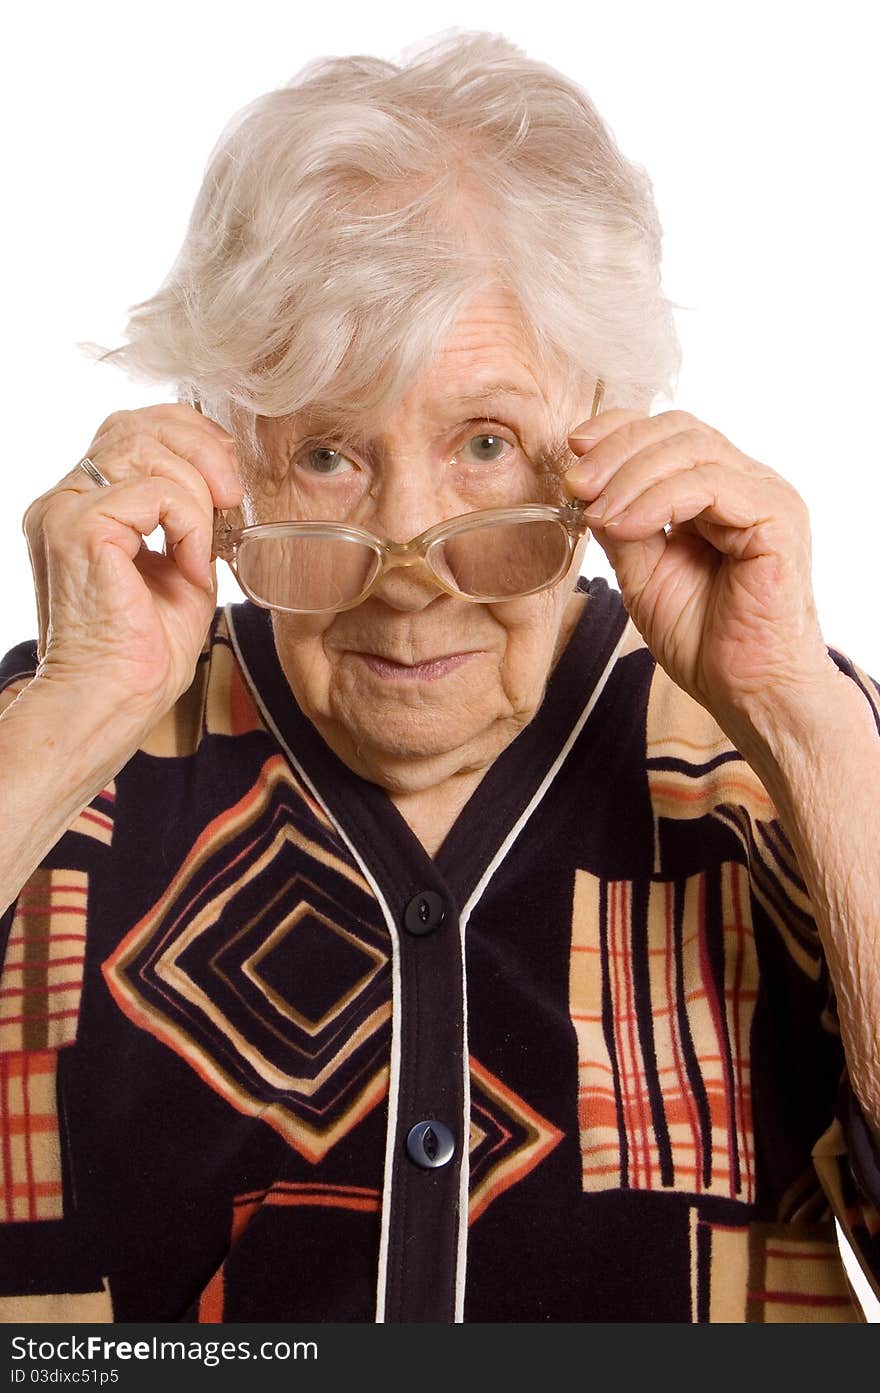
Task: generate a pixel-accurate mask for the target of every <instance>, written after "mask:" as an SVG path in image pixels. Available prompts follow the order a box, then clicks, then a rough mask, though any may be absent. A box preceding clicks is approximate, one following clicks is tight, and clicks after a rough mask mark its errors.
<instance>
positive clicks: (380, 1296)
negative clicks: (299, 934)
mask: <svg viewBox="0 0 880 1393" xmlns="http://www.w3.org/2000/svg"><path fill="white" fill-rule="evenodd" d="M231 609H232V605H231V602H230V603H229V604H227V605H226V606H225V609H224V613H225V615H226V625H227V628H228V630H229V639H230V642H231V644H232V646H233V648H234V649H235V655H236V657H237V658H238V661H239V665H240V667H241V670H242V672H243V673H244V674H245V676H246V677H247V680H248V684H249V686H250V688H251V691H252V692H253V694H254V697H255V699H256V702H257V705H258V706H259V708H260V714H261V716H262V717H263V720H264V721H265V722H266V725H267V726H268V727H269V729H270V730H271V732H272V734H273V735H274V736H275V739H276V740H277V741H278V744H279V745H280V746H281V748H282V749H283V750H284V752H285V754H286V755H287V758H288V759H289V760H290V763H291V764H292V765H293V767H294V768H295V769H296V771H297V773H298V774H299V776H300V778H301V779H302V781H303V783H304V784H305V785H306V786H307V787H308V789H309V790H310V792H311V794H312V796H313V798H314V799H315V801H316V802H317V803H319V804H320V806H321V807H322V808H323V809H324V812H325V813H326V815H327V817H328V819H329V820H330V822H331V823H332V824H333V826H334V827H335V828H336V831H337V833H338V835H339V836H340V837H341V838H342V840H343V841H344V842H345V845H346V846H347V847H348V849H349V851H350V852H351V854H352V856H353V857H354V859H355V861H356V862H357V864H358V865H359V866H360V868H361V871H362V873H363V875H364V879H365V880H366V881H367V882H368V883H369V885H370V887H371V889H372V891H373V894H374V895H375V896H376V899H377V900H378V902H379V905H380V906H381V909H382V913H383V914H384V916H385V923H386V924H387V926H388V933H389V935H390V937H391V948H392V955H391V1074H390V1078H389V1080H388V1130H387V1133H386V1138H385V1184H384V1188H383V1191H382V1230H381V1239H380V1243H379V1272H378V1279H377V1284H376V1324H379V1325H381V1324H384V1321H385V1298H386V1274H387V1269H388V1222H389V1215H390V1212H391V1175H392V1172H393V1163H394V1141H395V1137H396V1135H397V1095H398V1086H399V1082H400V995H401V981H400V938H399V935H398V932H397V923H396V921H395V918H394V915H393V914H392V912H391V909H390V907H389V905H388V904H387V902H386V900H385V897H384V895H383V894H382V892H381V891H380V889H379V887H378V885H377V884H376V881H375V880H374V879H373V875H372V873H371V871H370V868H369V866H368V865H367V864H366V862H365V861H364V859H363V857H362V856H361V855H360V853H359V852H358V850H357V847H356V846H355V845H354V843H353V842H352V841H351V840H350V839H349V838H348V836H347V835H346V834H345V832H344V831H343V829H342V828H341V827H340V826H339V824H338V823H337V822H336V819H335V818H334V817H333V815H332V814H331V812H330V809H329V808H328V807H327V804H326V803H325V802H324V799H323V798H322V797H321V794H320V793H319V791H318V789H317V788H316V787H315V785H314V784H313V783H312V781H311V779H310V778H309V777H308V775H307V774H306V772H305V770H304V769H303V767H302V765H301V764H300V762H299V760H298V759H297V758H296V757H295V755H294V754H293V751H292V750H291V749H290V747H289V745H288V744H287V741H286V740H285V739H284V737H283V736H282V734H281V732H280V730H279V729H278V727H277V725H276V724H275V722H274V720H273V719H272V716H271V714H270V712H269V711H268V709H267V707H266V704H265V702H264V701H263V697H262V694H261V692H260V690H259V688H258V687H257V685H256V683H255V682H254V680H253V678H252V677H251V673H250V669H249V668H248V665H247V663H246V662H245V658H244V654H243V653H242V651H241V646H240V645H239V642H238V637H237V635H236V633H235V627H234V624H233V620H232V614H231V612H230V611H231Z"/></svg>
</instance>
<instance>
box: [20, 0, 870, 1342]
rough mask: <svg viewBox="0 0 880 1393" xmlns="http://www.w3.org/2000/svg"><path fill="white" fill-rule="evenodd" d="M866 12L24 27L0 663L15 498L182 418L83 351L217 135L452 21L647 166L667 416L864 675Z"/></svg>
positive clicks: (166, 14) (225, 16)
mask: <svg viewBox="0 0 880 1393" xmlns="http://www.w3.org/2000/svg"><path fill="white" fill-rule="evenodd" d="M877 14H878V7H877V6H876V5H875V4H874V3H872V0H837V2H836V3H835V4H834V5H833V6H831V7H829V6H828V5H826V4H818V3H809V2H808V3H797V0H736V3H724V4H719V3H706V0H702V3H693V2H692V0H666V3H663V4H656V3H649V0H606V3H605V4H589V5H577V4H572V3H571V0H533V3H531V4H529V5H526V4H521V3H514V0H506V3H492V2H491V0H467V3H460V2H459V0H442V3H436V2H435V0H431V3H426V0H421V2H420V3H418V4H413V5H404V4H390V3H371V4H363V3H357V4H355V3H351V0H345V2H344V3H340V0H334V3H332V4H328V5H311V6H309V5H307V6H301V5H298V4H295V3H291V2H290V0H285V2H284V3H281V0H278V2H277V3H270V2H269V0H247V2H246V3H244V4H242V3H241V0H237V3H235V4H230V3H228V2H227V0H212V2H211V3H209V2H208V0H200V3H194V0H189V3H179V2H178V3H174V4H172V3H168V0H150V3H142V4H138V5H132V4H126V3H124V0H116V3H114V4H100V3H95V2H94V0H92V3H89V2H88V0H80V3H77V4H75V5H70V6H68V5H62V4H61V3H57V4H42V5H41V4H34V5H31V6H27V7H25V6H16V7H15V9H14V10H13V11H11V12H10V13H9V14H7V16H6V18H5V20H4V58H3V73H2V82H0V114H2V126H0V129H2V131H3V164H2V168H3V174H4V177H5V181H6V196H5V200H4V204H5V206H4V214H3V219H2V224H0V239H2V254H3V260H2V264H3V270H4V275H3V325H4V329H3V334H2V353H3V386H4V399H3V416H4V442H3V443H4V456H5V459H4V469H3V484H4V506H3V509H2V520H0V542H2V547H0V596H2V604H0V652H5V651H6V650H7V649H8V648H9V647H11V646H12V645H13V644H14V643H16V642H18V641H20V640H21V639H24V638H30V637H32V636H34V635H35V633H36V611H35V607H34V603H33V599H32V594H31V585H30V571H29V564H28V559H27V549H26V546H25V543H24V539H23V537H22V534H21V526H20V523H21V515H22V513H23V512H24V509H25V507H26V506H27V504H28V503H29V502H30V500H31V499H32V498H34V497H35V496H36V495H38V494H39V493H42V492H43V491H44V490H46V489H48V488H50V487H51V486H52V485H53V483H54V482H55V481H56V480H57V479H58V478H59V477H60V476H61V475H62V474H64V473H65V472H66V471H67V470H68V469H69V468H70V466H71V465H72V464H73V463H74V462H75V461H76V460H77V459H78V458H79V457H80V456H81V455H82V454H83V453H84V452H85V450H86V448H87V446H88V444H89V441H90V440H91V438H92V435H93V433H94V431H95V429H96V427H97V426H98V425H99V423H100V422H101V421H102V420H103V419H104V417H105V416H106V415H108V414H109V413H110V412H111V411H113V410H118V409H120V408H121V407H134V406H137V405H142V404H146V403H147V402H148V401H162V400H169V399H171V393H170V391H165V390H162V389H159V390H156V391H148V390H145V389H144V388H143V387H140V386H136V385H133V384H130V383H129V382H128V381H127V380H126V378H125V377H124V376H123V375H122V374H121V373H120V371H119V370H118V369H116V368H111V367H109V366H95V365H93V364H92V363H90V362H89V361H88V360H87V359H86V358H85V357H84V356H82V355H81V354H80V353H79V351H78V350H77V347H76V345H77V343H78V342H80V341H84V340H96V341H98V342H101V343H104V344H108V345H109V344H115V343H117V342H118V341H119V336H120V334H121V331H122V328H123V325H124V322H125V318H126V310H127V307H128V306H130V305H132V304H134V303H135V302H137V301H138V300H140V299H143V298H145V297H146V296H148V295H150V294H151V293H152V292H153V291H154V290H155V289H156V288H157V286H158V284H159V282H160V281H161V279H162V278H163V277H164V275H165V273H166V271H167V269H168V267H169V266H170V263H171V260H172V258H173V256H174V254H175V252H176V250H177V248H178V245H179V243H180V240H181V237H182V235H183V232H184V228H185V224H186V220H187V218H188V215H189V211H190V208H191V205H192V201H193V198H194V196H195V193H196V189H197V186H198V183H199V181H200V178H201V174H202V170H203V167H204V163H205V160H206V159H207V156H208V153H209V151H210V149H211V146H212V145H213V143H214V140H215V139H216V137H217V136H218V134H219V132H220V130H221V128H222V126H223V125H224V124H225V122H226V120H227V119H228V117H229V116H230V115H231V114H232V113H233V111H234V110H236V109H237V108H238V107H240V106H241V105H243V104H244V103H245V102H247V101H249V100H250V99H251V98H253V97H255V96H257V95H258V94H260V93H261V92H263V91H265V90H267V89H269V88H270V87H274V86H277V85H279V84H280V83H283V82H284V81H286V80H287V79H288V78H290V77H291V76H293V74H294V73H295V72H296V71H297V70H298V69H299V68H300V66H301V65H302V64H303V63H305V62H306V61H308V60H309V59H311V58H314V57H317V56H320V55H323V54H331V53H337V54H341V53H354V52H368V53H374V54H379V55H381V56H384V57H388V58H392V59H394V58H396V57H397V56H398V52H399V50H400V48H401V47H402V46H403V45H405V44H408V43H410V42H413V41H416V40H419V39H421V38H425V37H427V36H429V35H431V34H434V33H437V32H438V31H441V30H445V29H448V28H450V27H458V28H465V29H489V30H493V31H495V32H500V33H503V34H505V35H506V36H507V37H508V38H511V39H513V40H514V42H516V43H518V44H520V45H521V46H522V47H523V48H524V49H526V51H527V52H529V53H530V54H531V55H532V56H534V57H536V58H540V59H543V60H545V61H547V62H550V63H552V64H554V65H555V66H557V67H559V68H561V69H562V70H563V71H565V72H566V73H568V74H569V75H570V76H571V77H573V78H575V79H576V80H577V81H578V82H580V83H581V85H582V86H583V87H584V88H585V89H586V90H587V92H588V93H589V95H590V96H591V97H592V99H593V100H594V101H595V103H596V105H597V106H598V108H599V110H600V112H601V113H602V114H603V116H604V118H605V119H606V120H607V121H608V123H609V125H610V126H611V129H612V131H613V132H614V134H615V136H616V137H617V139H618V141H619V143H620V145H621V147H622V149H623V152H624V154H625V155H627V157H628V158H630V159H632V160H635V161H637V162H638V163H640V164H642V165H644V166H645V168H646V169H647V170H648V172H649V174H650V175H651V178H652V180H653V183H654V190H655V196H656V199H657V203H658V207H659V210H660V217H661V222H662V225H663V229H664V248H665V257H664V280H665V286H666V293H667V294H668V295H669V296H670V298H671V299H672V300H673V301H674V302H675V303H676V304H677V305H679V306H681V307H682V308H680V309H679V310H678V311H677V320H678V326H679V332H680V334H681V338H682V342H683V348H684V366H683V370H682V374H681V377H680V380H679V386H678V390H677V392H676V395H675V401H674V404H675V405H676V406H678V407H680V408H682V409H684V410H687V411H690V412H692V413H693V414H694V415H696V416H698V417H700V418H701V419H703V420H705V421H707V422H708V423H710V424H711V425H713V426H715V427H716V428H717V429H719V430H721V431H722V432H723V433H724V434H725V435H727V436H728V437H729V438H730V439H731V440H733V442H734V443H735V444H737V445H738V446H740V448H742V449H743V450H745V451H746V452H747V453H749V454H751V455H753V456H756V457H758V458H760V459H762V460H763V461H765V462H766V463H767V464H768V465H770V466H771V467H772V468H774V469H776V470H777V471H779V472H780V473H782V474H784V475H785V476H786V477H787V478H788V479H789V480H790V481H791V482H792V483H793V484H794V485H795V487H796V488H798V489H799V491H800V492H801V494H802V496H803V497H804V499H805V500H806V502H807V504H808V507H809V509H810V512H811V516H812V520H813V537H814V562H815V589H816V595H817V601H818V605H819V613H820V618H821V620H822V623H823V627H824V632H825V637H826V639H827V641H828V642H829V643H832V644H834V645H836V646H838V647H841V648H843V649H845V650H846V651H848V652H849V653H850V654H851V656H852V657H854V658H855V659H856V661H857V662H858V663H860V664H861V666H863V667H864V668H866V669H867V670H868V671H870V672H872V673H874V674H875V675H878V676H880V628H878V623H877V594H876V590H877V587H876V567H877V548H878V538H877V519H878V512H880V483H878V478H880V445H878V440H877V422H878V410H877V382H878V376H880V351H878V339H877V332H878V331H877V325H878V320H880V273H878V259H877V248H878V246H880V214H878V203H877V169H878V153H877V152H878V136H880V119H878V118H880V84H878V82H877V68H876V65H877V55H878V21H877V18H876V16H877ZM486 197H487V198H491V189H487V190H486ZM665 405H668V403H658V404H657V408H656V409H662V408H663V407H664V406H665ZM223 569H224V571H225V568H223ZM587 569H593V570H595V571H599V572H601V573H602V574H608V572H607V568H606V567H605V565H604V562H603V561H602V560H601V558H599V559H598V560H597V563H596V565H595V566H593V567H592V568H591V567H590V566H589V564H588V566H587ZM235 597H237V591H236V588H235V585H234V582H233V581H232V580H231V578H230V577H228V575H227V574H225V573H224V575H223V576H222V578H221V599H224V598H235ZM878 1309H880V1308H877V1307H876V1306H875V1305H874V1304H873V1303H872V1304H871V1305H870V1310H871V1314H872V1316H873V1317H874V1318H876V1313H877V1310H878Z"/></svg>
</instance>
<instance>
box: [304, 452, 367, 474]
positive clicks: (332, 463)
mask: <svg viewBox="0 0 880 1393" xmlns="http://www.w3.org/2000/svg"><path fill="white" fill-rule="evenodd" d="M299 463H300V464H301V465H302V467H303V468H304V469H307V470H309V471H310V473H312V474H325V475H327V474H351V473H353V472H354V471H355V470H356V469H357V465H356V464H353V463H352V461H351V460H350V459H349V458H348V456H347V455H344V454H343V453H342V451H341V450H331V449H330V448H329V446H326V445H315V446H312V447H311V448H310V449H308V450H305V451H303V453H302V454H301V455H300V457H299Z"/></svg>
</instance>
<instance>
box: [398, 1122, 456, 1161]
mask: <svg viewBox="0 0 880 1393" xmlns="http://www.w3.org/2000/svg"><path fill="white" fill-rule="evenodd" d="M454 1150H455V1137H454V1136H453V1135H452V1133H451V1132H450V1130H449V1128H448V1127H447V1126H446V1124H445V1122H437V1121H436V1119H434V1118H432V1119H431V1121H430V1122H417V1123H416V1125H415V1127H411V1128H410V1130H409V1132H408V1133H407V1138H406V1152H407V1155H408V1156H409V1159H410V1160H411V1161H415V1163H416V1165H417V1166H422V1167H423V1168H424V1169H425V1170H436V1169H437V1168H438V1167H439V1166H445V1165H446V1163H447V1162H448V1161H450V1160H451V1159H452V1153H453V1151H454Z"/></svg>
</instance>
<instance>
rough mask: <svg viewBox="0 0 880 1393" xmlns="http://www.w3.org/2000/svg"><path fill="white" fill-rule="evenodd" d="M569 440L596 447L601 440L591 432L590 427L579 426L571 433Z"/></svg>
mask: <svg viewBox="0 0 880 1393" xmlns="http://www.w3.org/2000/svg"><path fill="white" fill-rule="evenodd" d="M568 438H569V440H577V441H579V442H580V443H581V445H595V443H596V441H597V440H598V439H599V438H600V437H599V436H598V435H595V434H594V433H593V431H591V430H590V428H589V426H578V427H577V428H576V429H575V430H573V431H569V433H568Z"/></svg>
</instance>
